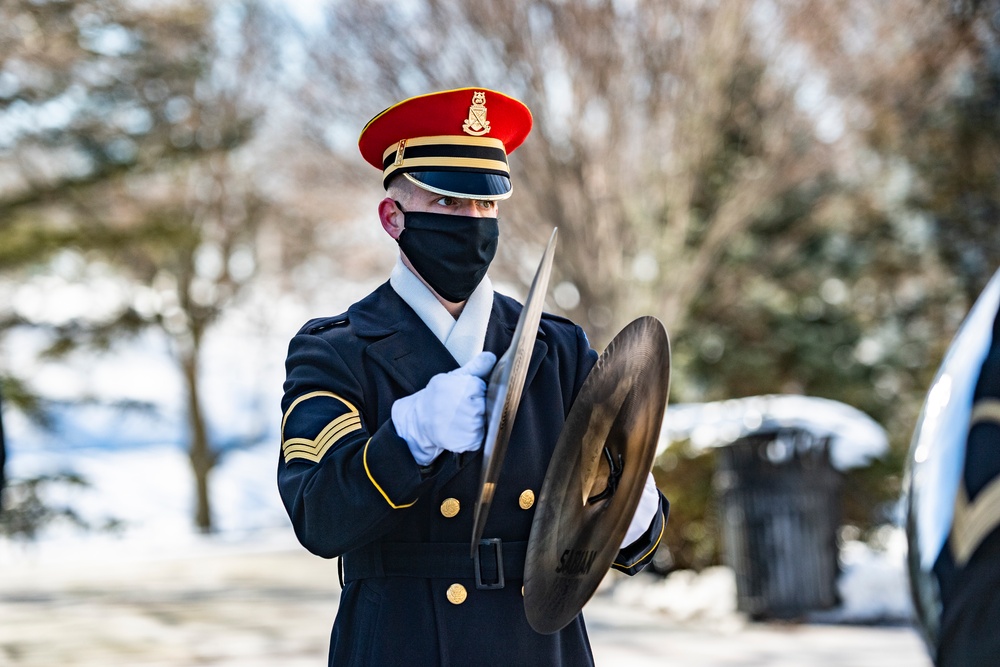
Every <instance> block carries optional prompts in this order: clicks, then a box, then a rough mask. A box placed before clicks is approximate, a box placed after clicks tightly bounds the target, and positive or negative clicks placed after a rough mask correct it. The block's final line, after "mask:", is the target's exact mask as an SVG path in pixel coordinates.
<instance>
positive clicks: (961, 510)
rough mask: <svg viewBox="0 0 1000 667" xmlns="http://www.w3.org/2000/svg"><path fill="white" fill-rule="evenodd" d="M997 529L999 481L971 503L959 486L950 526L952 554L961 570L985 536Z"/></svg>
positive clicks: (962, 487) (988, 486)
mask: <svg viewBox="0 0 1000 667" xmlns="http://www.w3.org/2000/svg"><path fill="white" fill-rule="evenodd" d="M997 526H1000V479H995V480H993V481H992V482H990V483H989V484H987V485H986V487H985V488H983V489H982V490H981V491H980V492H979V493H978V494H977V495H976V500H975V501H974V502H971V503H970V502H969V496H968V493H967V492H966V490H965V486H964V485H962V486H960V487H959V489H958V493H957V494H955V515H954V518H953V519H952V524H951V551H952V555H953V556H954V557H955V560H956V561H957V562H958V564H959V566H964V565H965V564H966V563H967V562H968V561H969V559H970V558H972V554H974V553H975V552H976V549H978V548H979V545H980V544H982V542H983V540H984V539H986V536H987V535H989V534H990V533H991V532H993V530H994V529H995V528H996V527H997Z"/></svg>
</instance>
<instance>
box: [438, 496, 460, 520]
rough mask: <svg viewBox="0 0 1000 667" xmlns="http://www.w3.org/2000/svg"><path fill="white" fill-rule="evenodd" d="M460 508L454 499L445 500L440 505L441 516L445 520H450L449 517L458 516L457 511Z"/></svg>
mask: <svg viewBox="0 0 1000 667" xmlns="http://www.w3.org/2000/svg"><path fill="white" fill-rule="evenodd" d="M461 508H462V504H461V503H460V502H458V500H457V499H456V498H445V499H444V501H443V502H442V503H441V514H442V515H443V516H444V517H445V518H446V519H450V518H451V517H453V516H455V515H456V514H458V510H460V509H461Z"/></svg>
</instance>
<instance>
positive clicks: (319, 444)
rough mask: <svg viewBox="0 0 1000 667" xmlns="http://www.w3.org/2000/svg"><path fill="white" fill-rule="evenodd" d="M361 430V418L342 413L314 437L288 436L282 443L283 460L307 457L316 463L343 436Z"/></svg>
mask: <svg viewBox="0 0 1000 667" xmlns="http://www.w3.org/2000/svg"><path fill="white" fill-rule="evenodd" d="M360 430H361V419H359V418H358V417H354V416H352V415H344V416H343V417H339V418H338V419H335V420H333V421H332V422H330V423H329V424H327V426H326V428H324V429H323V431H322V432H321V433H320V434H319V435H318V436H316V438H315V439H313V440H309V439H307V438H289V439H288V440H285V442H284V444H282V446H281V449H282V451H283V452H284V453H285V462H286V463H287V462H288V461H290V460H292V459H307V460H309V461H313V462H315V463H318V462H319V460H320V459H321V458H323V456H324V455H325V454H326V452H327V451H328V450H329V449H330V448H331V447H333V445H335V444H336V443H337V442H339V441H340V440H341V439H342V438H343V437H344V436H346V435H349V434H351V433H354V432H355V431H360Z"/></svg>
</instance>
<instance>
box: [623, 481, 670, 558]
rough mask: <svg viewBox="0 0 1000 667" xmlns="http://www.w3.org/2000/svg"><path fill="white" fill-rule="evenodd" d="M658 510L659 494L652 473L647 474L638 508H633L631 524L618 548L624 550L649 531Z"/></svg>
mask: <svg viewBox="0 0 1000 667" xmlns="http://www.w3.org/2000/svg"><path fill="white" fill-rule="evenodd" d="M659 509H660V493H659V491H657V490H656V481H655V480H654V479H653V473H649V476H648V477H646V485H645V486H644V487H642V495H641V496H640V497H639V506H638V507H636V508H635V514H633V515H632V523H630V524H629V525H628V531H626V532H625V539H624V540H622V545H621V547H619V548H620V549H624V548H625V547H627V546H628V545H630V544H632V543H633V542H635V541H636V540H637V539H639V538H640V537H642V534H643V533H645V532H646V531H647V530H649V527H650V526H651V525H652V524H653V519H654V518H655V517H656V513H657V512H658V511H659Z"/></svg>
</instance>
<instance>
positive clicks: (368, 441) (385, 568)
mask: <svg viewBox="0 0 1000 667" xmlns="http://www.w3.org/2000/svg"><path fill="white" fill-rule="evenodd" d="M462 105H464V107H463V108H461V109H460V111H461V113H462V115H464V114H465V111H466V110H467V111H468V114H467V117H465V118H461V117H459V118H456V119H455V120H454V121H452V120H449V118H450V116H449V113H448V112H449V111H451V110H452V109H453V108H455V107H462ZM487 105H490V106H489V114H490V115H489V116H487ZM442 123H452V124H451V125H447V126H444V127H442ZM455 125H457V126H458V127H460V128H462V129H461V130H460V131H458V132H452V130H451V129H450V128H452V127H453V126H455ZM529 128H530V114H528V113H527V110H526V108H524V107H523V105H520V103H517V102H516V101H513V100H511V99H510V98H507V97H505V96H502V95H501V94H500V93H494V92H492V91H485V92H484V91H483V90H482V89H467V90H466V89H462V90H459V91H447V92H445V93H441V94H436V95H434V96H424V97H421V98H414V99H413V100H411V101H407V102H404V103H403V104H402V105H397V107H392V108H390V109H389V110H387V111H386V112H383V113H382V114H380V115H379V116H378V117H376V119H375V120H373V122H372V123H369V125H368V126H367V127H366V130H365V132H364V133H363V134H362V139H361V142H360V143H361V146H362V153H363V154H365V156H366V158H368V159H369V162H371V163H372V164H373V165H375V166H377V167H379V168H383V169H384V170H385V172H386V173H387V174H389V175H387V176H386V181H385V182H386V183H388V181H389V180H390V179H391V177H392V176H395V175H399V174H405V175H406V176H407V177H408V178H411V179H412V180H414V181H415V182H417V183H418V184H419V185H420V187H423V188H426V189H429V190H431V191H433V192H442V193H451V194H452V195H455V194H456V193H459V194H458V196H461V197H465V198H476V197H484V198H489V197H494V198H503V197H504V196H506V195H507V194H509V189H510V188H509V180H508V177H507V172H506V153H509V152H510V151H512V150H513V147H516V145H517V144H518V143H520V141H521V140H522V139H523V138H524V135H526V134H527V130H528V129H529ZM456 129H457V128H456ZM490 132H492V136H491V137H487V138H482V137H483V135H485V134H487V133H490ZM450 133H451V134H450ZM486 139H489V141H486ZM449 170H450V171H449ZM480 177H482V178H481V179H480V180H475V179H477V178H480ZM467 178H471V179H472V181H468V180H466V181H463V180H462V179H467ZM456 179H457V180H456ZM478 187H482V188H485V189H484V190H481V191H480V190H476V189H475V188H478ZM401 245H402V244H401ZM486 284H488V283H486ZM480 288H482V289H486V288H483V287H482V285H481V286H480ZM488 289H489V291H488V292H487V294H488V295H489V296H488V297H487V299H489V300H487V301H485V302H484V303H485V304H486V305H485V310H484V311H483V314H484V315H486V314H487V313H488V324H487V325H486V328H485V340H484V341H483V343H482V349H483V350H486V351H490V352H493V353H494V354H496V356H497V357H498V358H499V357H500V356H501V355H502V354H503V353H504V352H505V351H506V350H507V349H508V347H509V346H510V343H511V340H512V338H513V335H514V330H515V328H516V325H517V321H518V316H519V314H520V312H521V309H522V306H521V305H520V304H519V303H517V302H516V301H514V300H513V299H510V298H508V297H506V296H503V295H500V294H496V293H493V292H492V288H491V287H489V288H488ZM429 293H430V292H429V291H428V294H429ZM490 304H491V305H490ZM596 360H597V354H596V353H595V352H594V350H592V349H591V348H590V345H589V343H588V341H587V338H586V336H585V334H584V332H583V330H582V329H581V328H580V327H578V326H576V325H575V324H573V323H572V322H570V321H569V320H566V319H563V318H561V317H557V316H554V315H549V314H543V316H542V318H541V321H540V324H539V327H538V332H537V338H536V340H535V344H534V350H533V352H532V355H531V358H530V362H529V367H528V371H527V376H526V380H525V385H524V390H523V392H522V395H521V401H520V404H519V408H518V412H517V417H516V420H515V422H514V424H513V427H512V431H511V436H510V441H509V444H508V448H507V452H506V457H505V460H504V465H503V468H502V471H501V473H500V477H499V481H498V483H497V487H496V490H495V492H494V495H493V500H492V504H491V511H490V514H489V518H488V520H487V522H486V524H485V527H484V532H483V538H484V539H483V540H482V541H481V542H480V545H479V547H478V549H477V552H476V554H475V558H472V557H470V553H469V552H470V540H471V536H472V530H473V514H474V512H473V509H474V506H475V502H476V499H477V497H478V496H479V484H480V474H481V468H482V460H483V459H482V452H481V451H471V452H463V453H453V452H450V451H445V452H444V453H442V454H440V455H439V456H437V457H436V458H435V459H433V460H432V461H431V462H430V464H428V465H421V464H420V463H418V462H417V460H415V458H414V455H413V453H412V452H411V449H410V448H409V447H408V444H407V441H406V440H405V439H404V438H403V437H401V435H400V434H399V433H397V430H396V426H395V425H394V422H393V420H392V418H391V417H392V409H393V404H394V403H395V402H396V401H397V399H401V398H403V397H408V396H411V395H413V394H415V393H416V392H419V391H420V390H422V389H424V388H425V387H427V385H428V382H429V381H430V380H431V378H432V377H434V376H435V375H437V374H440V373H444V372H448V371H452V370H454V369H456V368H458V367H459V363H458V362H457V361H456V359H455V357H454V356H453V355H452V353H451V352H449V348H447V347H446V346H445V344H444V343H443V342H442V341H441V340H440V339H439V338H438V337H437V336H436V335H435V333H433V332H432V331H431V329H430V328H429V327H428V325H427V324H426V323H425V321H424V320H423V319H422V318H421V316H420V315H418V314H417V312H415V310H414V309H413V308H412V307H411V306H410V305H409V303H408V302H407V301H406V300H405V299H404V298H403V297H401V296H400V294H399V293H397V291H396V290H395V289H394V288H393V283H391V282H386V283H385V284H383V285H381V286H380V287H379V288H377V289H376V290H375V291H374V292H372V293H371V294H370V295H368V296H367V297H366V298H364V299H362V300H361V301H359V302H358V303H355V304H354V305H352V306H351V307H350V308H349V309H348V310H347V312H346V313H344V314H342V315H338V316H335V317H329V318H323V319H317V320H312V321H310V322H308V323H307V324H306V325H305V326H304V327H302V329H301V330H300V331H299V332H298V334H297V335H296V336H295V337H294V338H293V339H292V341H291V343H290V344H289V349H288V357H287V360H286V373H287V375H286V381H285V385H284V397H283V399H282V413H283V417H282V426H281V433H282V451H281V455H280V457H279V462H278V486H279V491H280V494H281V498H282V501H283V502H284V505H285V508H286V510H287V512H288V515H289V517H290V519H291V522H292V525H293V526H294V529H295V533H296V535H297V537H298V539H299V540H300V541H301V543H302V544H303V545H304V546H305V547H306V548H307V549H309V550H310V551H311V552H313V553H315V554H317V555H319V556H322V557H325V558H333V557H340V561H339V565H340V576H341V580H342V583H343V589H342V592H341V598H340V606H339V610H338V614H337V618H336V620H335V622H334V626H333V632H332V635H331V645H330V664H331V665H377V666H379V667H383V666H393V665H400V666H403V665H405V666H407V667H411V666H414V665H418V666H425V665H453V666H456V667H457V666H462V667H466V666H468V665H481V664H486V665H533V666H546V665H572V666H573V667H577V666H580V665H589V664H593V658H592V654H591V649H590V644H589V640H588V638H587V632H586V627H585V625H584V620H583V617H582V615H579V614H578V615H577V616H576V618H575V619H574V620H573V621H572V622H570V623H569V624H568V625H567V626H565V627H564V628H562V629H561V630H559V631H557V632H554V633H552V634H540V633H538V632H535V631H534V630H533V629H532V628H531V626H530V625H529V624H528V621H527V619H526V615H525V609H524V599H523V584H524V563H525V554H526V550H527V541H528V537H529V533H530V531H531V525H532V519H533V516H534V509H535V503H536V494H538V493H539V490H540V489H541V487H542V483H543V480H544V478H545V473H546V470H547V468H548V465H549V459H550V457H551V455H552V452H553V449H554V448H555V445H556V442H557V440H558V437H559V434H560V432H561V430H562V427H563V424H564V422H565V419H566V415H567V413H568V412H569V410H570V407H571V405H572V404H573V400H574V398H575V397H576V395H577V393H578V392H579V390H580V387H581V385H582V384H583V381H584V379H585V378H586V377H587V374H588V373H589V371H590V370H591V368H592V367H593V365H594V363H595V362H596ZM659 502H660V508H659V510H658V511H657V512H656V516H655V518H654V519H653V521H652V522H651V523H650V525H649V528H648V529H647V530H646V531H645V533H644V534H643V535H641V536H640V537H639V538H638V539H636V540H634V541H633V542H632V543H630V544H629V545H627V546H625V547H624V548H623V549H622V550H621V551H620V552H619V554H618V558H617V559H616V562H615V563H614V565H613V567H615V568H616V569H619V570H621V571H623V572H626V573H628V574H634V573H636V572H638V571H639V570H640V569H642V568H643V567H644V566H645V565H646V564H648V562H649V561H650V560H651V558H652V554H653V552H654V550H655V548H656V546H657V545H658V544H659V542H660V539H661V537H662V534H663V527H664V523H665V521H666V509H667V503H666V500H665V499H664V498H663V496H662V494H660V495H659Z"/></svg>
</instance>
